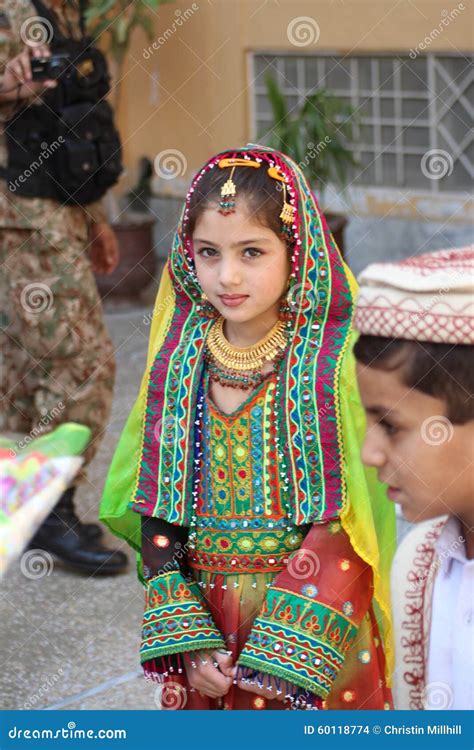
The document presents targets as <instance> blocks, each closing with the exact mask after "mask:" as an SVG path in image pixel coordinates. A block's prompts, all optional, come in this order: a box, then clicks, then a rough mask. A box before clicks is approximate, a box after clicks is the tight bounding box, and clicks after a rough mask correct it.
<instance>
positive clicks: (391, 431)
mask: <svg viewBox="0 0 474 750" xmlns="http://www.w3.org/2000/svg"><path fill="white" fill-rule="evenodd" d="M379 424H380V425H381V427H382V428H383V430H385V432H386V434H387V435H390V436H393V435H396V434H397V432H398V427H395V425H394V424H391V423H390V422H387V421H386V420H385V419H381V420H380V422H379Z"/></svg>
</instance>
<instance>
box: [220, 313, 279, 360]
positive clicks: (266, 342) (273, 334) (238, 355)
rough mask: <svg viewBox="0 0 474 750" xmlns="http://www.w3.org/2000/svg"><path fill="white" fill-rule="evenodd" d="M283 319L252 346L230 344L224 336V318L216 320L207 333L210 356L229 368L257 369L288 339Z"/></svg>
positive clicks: (276, 352) (274, 354)
mask: <svg viewBox="0 0 474 750" xmlns="http://www.w3.org/2000/svg"><path fill="white" fill-rule="evenodd" d="M285 328H286V325H285V321H283V320H277V322H276V323H275V325H274V326H273V328H272V329H271V330H270V331H269V332H268V333H267V335H266V336H264V337H263V339H260V341H257V343H256V344H253V345H252V346H247V347H245V348H240V347H238V346H232V344H230V343H229V342H228V341H227V339H226V337H225V336H224V318H223V317H220V318H218V319H217V320H216V322H215V323H214V325H213V326H212V328H211V329H210V331H209V333H208V335H207V342H206V343H207V346H208V349H209V352H210V354H211V355H212V357H213V358H214V359H215V360H216V361H217V362H219V363H220V364H221V365H223V366H224V367H226V368H227V369H229V370H236V371H237V372H244V371H247V372H250V371H257V370H260V369H261V368H262V366H263V365H264V364H265V362H268V361H271V360H272V359H274V358H275V357H276V356H277V355H278V354H281V352H282V351H283V350H284V349H285V347H286V345H287V343H288V339H287V336H286V334H285Z"/></svg>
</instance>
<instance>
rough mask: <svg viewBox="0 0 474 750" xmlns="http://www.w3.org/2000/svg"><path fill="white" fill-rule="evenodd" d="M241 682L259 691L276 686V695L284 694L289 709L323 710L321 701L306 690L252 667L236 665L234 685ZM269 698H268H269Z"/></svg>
mask: <svg viewBox="0 0 474 750" xmlns="http://www.w3.org/2000/svg"><path fill="white" fill-rule="evenodd" d="M239 681H241V682H243V683H245V684H246V685H257V686H258V687H259V688H260V689H265V688H266V689H267V690H268V691H270V690H271V685H272V683H273V684H274V685H275V686H276V694H277V695H282V694H283V693H284V695H285V699H286V700H288V701H290V703H291V708H292V709H294V710H303V711H320V710H322V709H323V699H322V698H321V697H320V696H319V695H315V694H314V693H312V692H311V691H310V690H307V689H306V688H302V687H299V686H298V685H295V684H294V683H292V682H289V681H288V680H285V679H284V678H283V677H275V676H274V675H271V674H268V672H259V671H258V670H256V669H253V668H252V667H244V666H243V665H241V664H238V665H237V673H236V675H235V678H234V685H237V683H238V682H239ZM269 697H270V696H269Z"/></svg>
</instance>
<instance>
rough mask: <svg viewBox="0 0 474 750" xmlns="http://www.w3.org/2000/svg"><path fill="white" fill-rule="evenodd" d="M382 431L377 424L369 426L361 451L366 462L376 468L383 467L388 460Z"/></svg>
mask: <svg viewBox="0 0 474 750" xmlns="http://www.w3.org/2000/svg"><path fill="white" fill-rule="evenodd" d="M380 432H381V431H380V430H377V428H376V427H375V426H374V427H368V428H367V432H366V434H365V439H364V444H363V446H362V451H361V458H362V461H363V462H364V464H365V465H366V466H372V467H373V468H375V469H380V468H382V466H384V465H385V463H386V460H387V459H386V455H385V450H384V447H383V436H382V435H381V434H380Z"/></svg>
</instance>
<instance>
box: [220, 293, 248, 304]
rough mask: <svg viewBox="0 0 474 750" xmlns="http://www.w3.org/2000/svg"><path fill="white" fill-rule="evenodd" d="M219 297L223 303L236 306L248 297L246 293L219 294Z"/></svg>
mask: <svg viewBox="0 0 474 750" xmlns="http://www.w3.org/2000/svg"><path fill="white" fill-rule="evenodd" d="M219 298H220V299H221V300H222V302H223V303H224V305H227V306H229V307H236V306H237V305H240V304H242V302H244V301H245V300H246V299H247V298H248V294H240V295H234V294H232V295H227V294H220V295H219Z"/></svg>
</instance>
